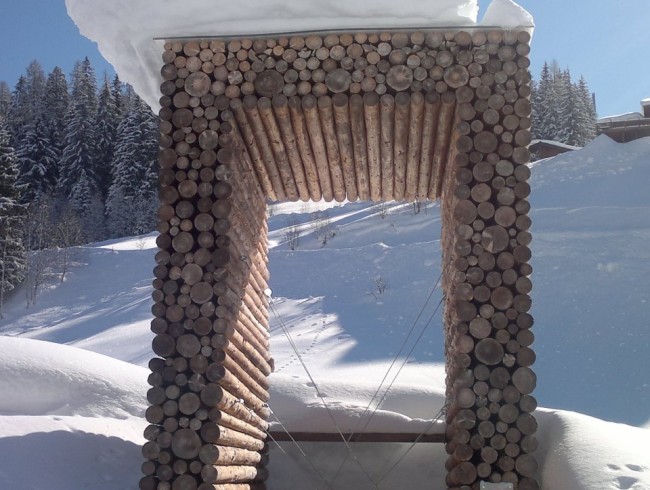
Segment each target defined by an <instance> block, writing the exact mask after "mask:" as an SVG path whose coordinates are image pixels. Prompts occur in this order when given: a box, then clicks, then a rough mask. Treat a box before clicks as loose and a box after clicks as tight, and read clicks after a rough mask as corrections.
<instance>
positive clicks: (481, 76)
mask: <svg viewBox="0 0 650 490" xmlns="http://www.w3.org/2000/svg"><path fill="white" fill-rule="evenodd" d="M477 37H478V38H479V42H481V41H482V40H481V39H480V38H481V35H480V33H479V34H478V36H477V35H476V34H475V35H474V39H473V40H474V42H476V41H477V39H476V38H477ZM529 41H530V36H529V34H528V33H527V32H525V31H522V32H509V31H491V32H489V33H487V35H486V43H485V46H484V47H483V49H481V50H480V51H478V52H480V53H481V54H482V55H485V56H486V57H489V59H487V60H486V61H485V64H484V65H483V66H484V70H483V71H482V72H481V73H476V74H475V76H474V75H472V74H471V73H470V75H472V78H470V81H469V84H468V85H466V86H463V87H460V88H458V89H457V91H456V99H457V104H458V105H457V109H456V127H455V131H454V135H455V145H453V146H452V152H451V154H450V156H449V163H448V165H449V166H448V169H453V170H452V171H448V172H446V174H445V182H444V183H443V185H442V204H441V206H442V216H443V235H442V249H443V285H444V290H445V344H446V345H445V351H446V369H447V401H448V410H447V434H446V435H447V443H446V450H447V453H448V455H449V456H448V459H447V465H446V467H447V471H448V473H447V486H448V488H450V489H463V490H466V489H478V488H479V487H480V488H483V487H482V486H481V482H487V483H505V484H508V483H511V484H512V486H510V485H503V487H502V488H514V489H518V490H531V489H539V483H538V481H537V480H536V479H535V475H536V472H537V462H536V460H535V457H534V455H533V453H534V452H535V450H536V447H537V440H536V438H535V435H534V434H535V432H536V429H537V423H536V421H535V418H534V416H533V411H534V410H535V408H536V406H537V402H536V400H535V398H533V396H532V395H531V393H532V391H533V389H534V388H535V384H536V377H535V374H534V372H533V371H532V370H531V365H532V364H533V363H534V361H535V353H534V352H533V350H532V349H531V344H532V342H533V334H532V332H531V330H530V328H531V326H532V324H533V319H532V317H531V315H530V314H529V310H530V307H531V299H530V296H529V293H530V291H531V289H532V284H531V281H530V279H529V276H530V274H531V273H532V268H531V266H530V265H529V260H530V258H531V253H530V249H529V244H530V242H531V234H530V232H529V228H530V224H531V221H530V219H529V217H528V211H529V209H530V205H529V203H528V199H527V198H528V195H529V193H530V186H529V184H528V183H527V181H528V178H529V177H530V169H529V167H528V165H527V164H528V163H529V161H530V153H529V152H528V150H527V146H528V144H529V143H530V138H531V137H530V125H531V120H530V112H531V107H530V102H529V97H530V75H529V72H528V69H527V68H528V63H529V60H528V56H527V55H528V52H529ZM475 56H476V54H475Z"/></svg>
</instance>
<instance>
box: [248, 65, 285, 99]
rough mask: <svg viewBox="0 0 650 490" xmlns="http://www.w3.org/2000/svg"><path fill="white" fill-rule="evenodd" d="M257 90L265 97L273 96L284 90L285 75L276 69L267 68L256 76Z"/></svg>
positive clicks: (255, 84)
mask: <svg viewBox="0 0 650 490" xmlns="http://www.w3.org/2000/svg"><path fill="white" fill-rule="evenodd" d="M253 84H254V86H255V91H256V92H257V93H258V94H259V95H261V96H263V97H273V96H274V95H278V94H280V93H281V92H282V87H283V86H284V77H283V76H282V75H281V74H280V73H279V72H278V71H276V70H265V71H263V72H262V73H259V74H258V75H257V77H255V81H254V82H253Z"/></svg>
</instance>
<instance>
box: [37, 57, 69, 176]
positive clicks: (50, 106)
mask: <svg viewBox="0 0 650 490" xmlns="http://www.w3.org/2000/svg"><path fill="white" fill-rule="evenodd" d="M69 98H70V97H69V94H68V81H67V80H66V77H65V73H63V70H61V68H59V67H58V66H56V67H54V69H53V70H52V72H51V73H50V74H49V75H48V77H47V82H46V84H45V96H44V99H43V120H44V121H45V125H46V126H47V136H48V137H49V139H50V143H51V144H52V150H53V151H54V152H55V154H56V158H57V168H56V175H57V178H58V175H59V168H60V166H61V157H62V155H63V148H64V142H65V126H66V114H67V113H68V104H69Z"/></svg>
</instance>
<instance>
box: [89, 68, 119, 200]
mask: <svg viewBox="0 0 650 490" xmlns="http://www.w3.org/2000/svg"><path fill="white" fill-rule="evenodd" d="M118 97H119V94H118ZM118 104H121V101H119V100H116V97H115V94H114V92H113V86H112V85H111V84H110V83H109V81H108V78H107V77H104V83H103V84H102V88H101V90H100V92H99V98H98V101H97V119H96V123H95V133H96V140H95V145H96V146H95V159H96V163H95V168H96V172H97V180H98V184H99V190H100V192H101V194H102V196H104V197H105V196H106V195H107V194H108V189H109V187H110V184H111V164H112V162H113V155H114V153H115V138H116V135H117V126H118V124H119V122H120V119H121V117H120V116H121V114H120V112H119V111H120V108H119V107H118Z"/></svg>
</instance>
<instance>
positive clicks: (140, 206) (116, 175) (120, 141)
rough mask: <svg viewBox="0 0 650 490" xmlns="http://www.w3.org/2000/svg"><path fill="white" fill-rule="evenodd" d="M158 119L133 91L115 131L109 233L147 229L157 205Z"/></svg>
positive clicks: (135, 232)
mask: <svg viewBox="0 0 650 490" xmlns="http://www.w3.org/2000/svg"><path fill="white" fill-rule="evenodd" d="M157 150H158V121H157V118H156V116H155V115H154V114H153V113H152V112H151V110H150V109H149V107H148V106H147V105H146V104H145V103H144V101H143V100H142V99H140V97H138V96H137V95H135V94H132V95H131V96H130V104H129V110H128V112H127V114H126V115H125V116H124V119H123V120H122V122H121V123H120V125H119V127H118V131H117V142H116V150H115V158H114V161H113V166H112V170H113V183H112V185H111V188H110V190H109V193H108V199H107V201H106V211H107V218H108V229H109V233H110V234H111V236H125V235H131V234H140V233H148V232H150V231H151V230H152V229H153V227H154V226H155V216H156V210H157V208H158V198H157V194H158V182H157V164H156V155H157Z"/></svg>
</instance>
